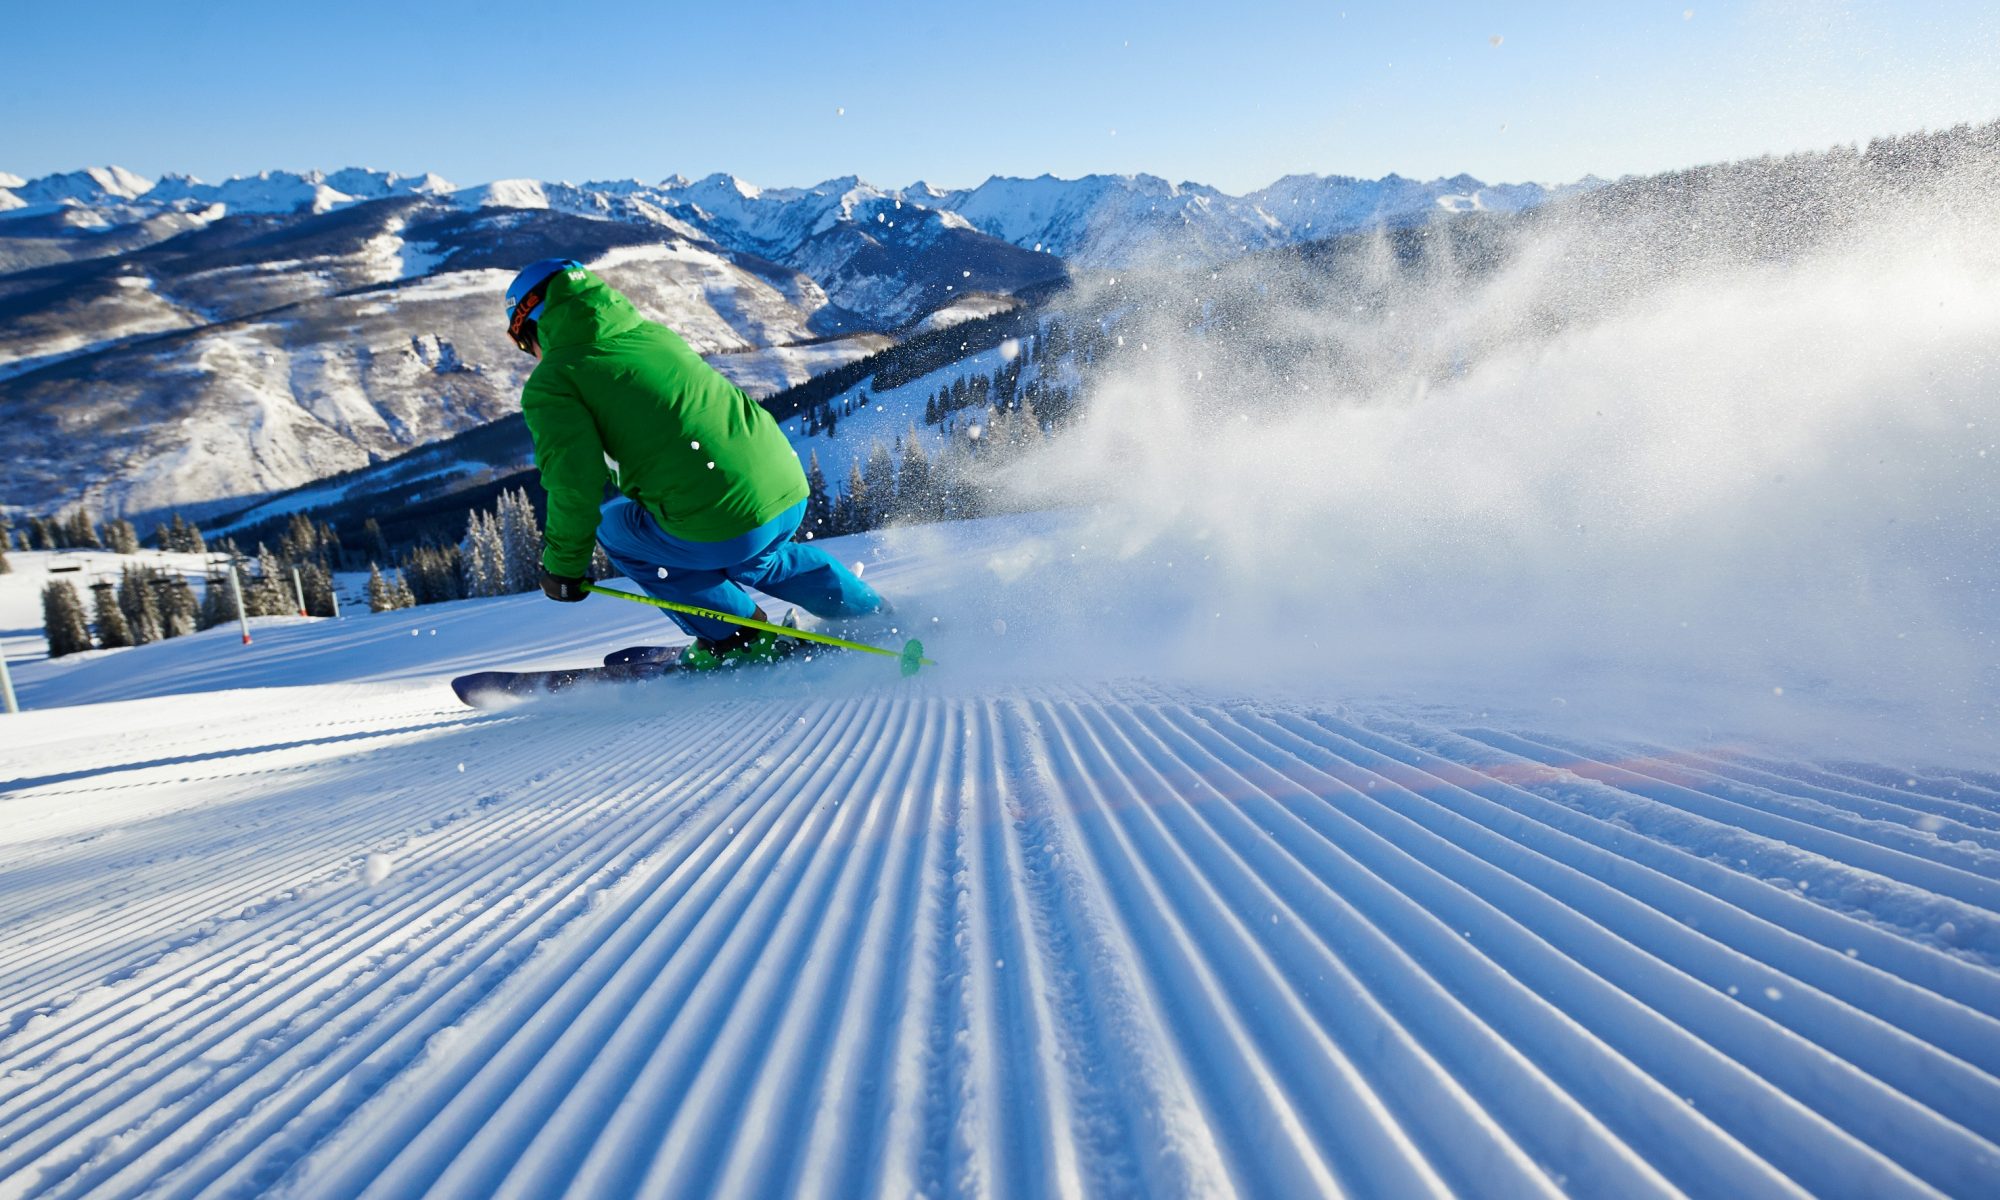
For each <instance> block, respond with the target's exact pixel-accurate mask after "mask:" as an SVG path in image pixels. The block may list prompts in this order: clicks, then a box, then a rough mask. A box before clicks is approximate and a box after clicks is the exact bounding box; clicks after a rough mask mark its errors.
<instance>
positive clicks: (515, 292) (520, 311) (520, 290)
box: [507, 258, 583, 354]
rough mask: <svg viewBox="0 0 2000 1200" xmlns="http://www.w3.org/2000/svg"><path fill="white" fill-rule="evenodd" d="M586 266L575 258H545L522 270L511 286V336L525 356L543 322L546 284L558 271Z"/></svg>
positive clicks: (509, 291)
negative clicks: (536, 328)
mask: <svg viewBox="0 0 2000 1200" xmlns="http://www.w3.org/2000/svg"><path fill="white" fill-rule="evenodd" d="M582 266H583V264H582V263H580V262H578V261H576V260H575V259H573V258H545V259H542V260H541V261H539V262H533V263H529V264H528V265H527V266H525V267H523V268H521V273H520V274H519V275H516V276H514V282H512V283H510V284H508V285H507V336H509V337H511V338H513V339H514V344H515V345H516V346H519V347H520V348H521V351H522V353H524V354H525V353H527V351H528V339H529V338H530V337H532V336H534V328H533V326H534V323H535V322H536V321H539V320H541V319H542V307H543V304H542V296H543V294H544V293H545V292H546V291H547V289H546V288H544V287H543V286H542V285H543V284H545V283H547V282H548V281H549V279H550V278H551V277H552V276H554V275H555V274H556V272H558V271H566V270H569V269H570V268H572V267H575V268H578V269H581V268H582Z"/></svg>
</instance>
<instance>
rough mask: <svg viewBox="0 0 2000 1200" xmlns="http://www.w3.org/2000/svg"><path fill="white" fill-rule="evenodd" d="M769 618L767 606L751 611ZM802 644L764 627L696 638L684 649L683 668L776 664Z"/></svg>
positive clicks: (763, 619) (698, 668) (757, 616)
mask: <svg viewBox="0 0 2000 1200" xmlns="http://www.w3.org/2000/svg"><path fill="white" fill-rule="evenodd" d="M750 615H751V616H752V617H754V618H756V619H757V620H759V621H768V620H769V619H770V618H768V617H766V616H765V615H764V610H763V609H761V608H760V609H757V610H756V611H755V612H753V613H751V614H750ZM797 644H798V643H797V642H795V641H793V640H792V639H790V638H781V637H779V636H778V635H777V634H775V633H772V632H770V631H769V630H764V629H738V630H736V631H735V632H734V633H731V634H730V635H729V636H728V637H726V638H715V639H712V638H696V639H695V640H694V642H693V643H692V644H690V645H688V646H687V647H685V648H684V649H682V651H681V657H680V668H681V670H683V671H718V670H722V669H723V668H725V667H741V666H747V665H749V664H752V663H774V662H777V661H778V660H779V659H781V658H784V657H785V656H786V655H788V654H790V653H791V652H792V648H793V647H794V646H796V645H797Z"/></svg>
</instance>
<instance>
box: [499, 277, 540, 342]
mask: <svg viewBox="0 0 2000 1200" xmlns="http://www.w3.org/2000/svg"><path fill="white" fill-rule="evenodd" d="M548 286H549V285H548V284H547V283H538V284H536V285H535V286H534V287H533V288H531V289H529V291H528V294H527V295H525V296H523V297H521V302H520V303H519V304H516V305H515V306H514V315H513V316H512V317H511V318H510V319H509V320H508V321H507V336H508V337H510V338H513V339H514V344H515V345H516V346H519V347H520V348H521V353H523V354H530V353H532V351H530V350H529V349H528V337H529V333H530V328H529V327H530V326H532V325H533V324H534V320H533V318H531V317H529V316H528V314H529V313H531V312H534V311H535V310H536V309H537V308H539V307H541V303H542V293H543V292H544V291H546V290H547V289H548Z"/></svg>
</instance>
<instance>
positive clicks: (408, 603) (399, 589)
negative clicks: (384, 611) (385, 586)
mask: <svg viewBox="0 0 2000 1200" xmlns="http://www.w3.org/2000/svg"><path fill="white" fill-rule="evenodd" d="M390 599H392V600H394V601H395V602H396V607H397V608H415V607H416V606H417V597H416V595H415V594H414V593H412V592H411V591H410V581H409V580H408V579H406V578H404V577H403V573H402V572H401V571H398V572H396V582H395V584H394V585H393V590H392V591H391V593H390Z"/></svg>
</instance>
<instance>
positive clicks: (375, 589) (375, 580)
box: [368, 563, 396, 612]
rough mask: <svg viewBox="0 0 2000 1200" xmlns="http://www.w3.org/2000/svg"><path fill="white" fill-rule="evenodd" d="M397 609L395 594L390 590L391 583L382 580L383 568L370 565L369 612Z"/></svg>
mask: <svg viewBox="0 0 2000 1200" xmlns="http://www.w3.org/2000/svg"><path fill="white" fill-rule="evenodd" d="M394 607H396V598H395V593H393V592H392V591H390V590H389V581H388V580H386V579H384V578H382V568H381V567H378V566H376V565H375V564H374V563H369V564H368V611H369V612H388V611H389V610H390V609H392V608H394Z"/></svg>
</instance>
